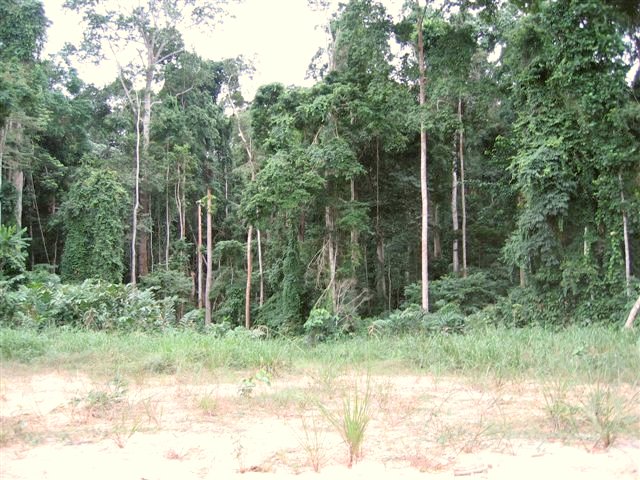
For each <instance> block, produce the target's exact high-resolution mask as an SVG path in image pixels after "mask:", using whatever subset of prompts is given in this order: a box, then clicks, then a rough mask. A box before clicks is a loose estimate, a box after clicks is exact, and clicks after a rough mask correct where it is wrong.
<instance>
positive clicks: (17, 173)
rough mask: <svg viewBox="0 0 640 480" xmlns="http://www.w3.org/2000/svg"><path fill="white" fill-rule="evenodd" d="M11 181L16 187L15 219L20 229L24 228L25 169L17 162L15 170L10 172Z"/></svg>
mask: <svg viewBox="0 0 640 480" xmlns="http://www.w3.org/2000/svg"><path fill="white" fill-rule="evenodd" d="M9 180H10V182H11V183H12V184H13V188H15V189H16V207H15V219H16V226H17V227H18V230H20V228H22V196H23V192H24V171H23V170H22V168H21V167H20V165H18V164H17V163H16V167H15V170H13V171H12V172H11V173H10V176H9Z"/></svg>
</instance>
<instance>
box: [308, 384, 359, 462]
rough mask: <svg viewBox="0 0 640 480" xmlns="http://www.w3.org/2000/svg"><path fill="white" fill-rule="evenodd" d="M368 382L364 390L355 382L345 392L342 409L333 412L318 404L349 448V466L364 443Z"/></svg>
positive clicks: (356, 458)
mask: <svg viewBox="0 0 640 480" xmlns="http://www.w3.org/2000/svg"><path fill="white" fill-rule="evenodd" d="M369 386H370V382H369V378H368V377H367V382H366V386H365V390H364V392H363V391H361V390H360V389H359V388H358V383H356V384H355V385H354V387H353V389H352V390H350V391H348V392H346V394H345V396H344V398H343V400H342V410H341V411H340V412H339V413H334V412H332V411H331V410H329V409H328V408H327V407H326V406H324V405H320V409H321V411H322V413H323V414H324V415H325V416H326V418H327V420H329V422H330V423H331V425H333V426H334V427H335V428H336V430H337V431H338V433H340V436H341V437H342V439H343V440H344V443H345V444H346V445H347V447H348V448H349V467H351V466H352V465H353V462H354V461H358V460H359V459H360V458H361V457H362V444H363V443H364V437H365V432H366V430H367V425H369V420H371V416H370V413H369V410H370V404H371V392H370V388H369Z"/></svg>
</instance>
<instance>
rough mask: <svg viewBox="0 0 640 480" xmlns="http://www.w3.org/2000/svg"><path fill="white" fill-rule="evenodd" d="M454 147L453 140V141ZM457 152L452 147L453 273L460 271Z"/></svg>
mask: <svg viewBox="0 0 640 480" xmlns="http://www.w3.org/2000/svg"><path fill="white" fill-rule="evenodd" d="M454 147H455V142H454ZM457 156H458V153H457V152H456V149H455V148H454V151H453V162H452V164H451V225H452V227H453V245H452V250H453V258H452V261H453V273H456V274H457V273H459V272H460V257H459V255H458V245H459V244H458V235H459V233H460V224H459V223H458V158H457Z"/></svg>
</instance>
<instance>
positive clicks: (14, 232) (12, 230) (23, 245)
mask: <svg viewBox="0 0 640 480" xmlns="http://www.w3.org/2000/svg"><path fill="white" fill-rule="evenodd" d="M26 231H27V229H26V228H23V229H22V230H19V231H18V229H17V228H16V227H15V226H8V225H0V281H2V280H5V279H10V278H11V277H14V276H16V275H19V274H21V273H23V272H24V270H25V261H26V259H27V248H28V247H29V240H28V239H26V238H25V237H24V235H25V233H26Z"/></svg>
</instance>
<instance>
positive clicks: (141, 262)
mask: <svg viewBox="0 0 640 480" xmlns="http://www.w3.org/2000/svg"><path fill="white" fill-rule="evenodd" d="M147 65H148V67H147V71H146V73H145V88H144V92H143V113H142V162H143V163H144V167H145V168H148V162H149V145H150V144H151V108H152V106H153V102H152V95H153V91H152V86H153V74H154V71H155V59H154V56H153V49H152V48H149V47H147ZM140 182H141V183H142V184H145V183H146V181H145V180H144V179H143V178H142V177H141V178H140ZM150 200H151V199H150V197H149V192H148V191H147V190H146V188H143V189H141V192H140V209H141V210H142V215H143V216H144V218H145V219H148V218H149V217H150V214H151V202H150ZM138 243H139V246H140V248H139V250H138V274H139V275H140V276H141V277H144V276H146V275H148V274H149V263H150V262H149V231H148V229H147V228H143V229H141V230H140V235H139V242H138Z"/></svg>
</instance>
